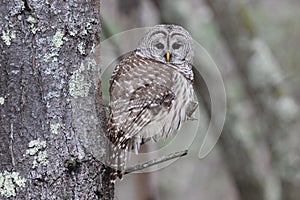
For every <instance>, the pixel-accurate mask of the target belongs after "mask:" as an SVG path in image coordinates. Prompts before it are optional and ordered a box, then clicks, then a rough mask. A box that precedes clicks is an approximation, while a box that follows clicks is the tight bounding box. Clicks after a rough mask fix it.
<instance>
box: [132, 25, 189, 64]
mask: <svg viewBox="0 0 300 200" xmlns="http://www.w3.org/2000/svg"><path fill="white" fill-rule="evenodd" d="M137 53H138V54H139V55H140V56H143V57H147V58H152V59H155V60H158V61H161V62H163V63H172V64H184V63H190V64H191V63H192V59H193V47H192V38H191V36H190V34H189V33H188V32H187V31H186V30H185V29H184V28H182V27H181V26H178V25H157V26H155V27H153V28H152V29H151V30H150V31H149V32H148V33H147V34H146V35H145V36H144V37H143V38H142V40H141V41H140V43H139V46H138V48H137Z"/></svg>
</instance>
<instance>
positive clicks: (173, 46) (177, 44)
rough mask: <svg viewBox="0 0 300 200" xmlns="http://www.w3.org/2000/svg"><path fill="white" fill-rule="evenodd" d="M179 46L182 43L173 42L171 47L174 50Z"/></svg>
mask: <svg viewBox="0 0 300 200" xmlns="http://www.w3.org/2000/svg"><path fill="white" fill-rule="evenodd" d="M181 46H182V45H181V44H179V43H174V44H173V45H172V49H174V50H176V49H179V48H180V47H181Z"/></svg>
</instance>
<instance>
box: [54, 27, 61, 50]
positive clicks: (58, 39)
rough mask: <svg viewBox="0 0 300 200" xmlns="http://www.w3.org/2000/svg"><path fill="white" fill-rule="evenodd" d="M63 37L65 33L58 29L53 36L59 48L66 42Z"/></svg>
mask: <svg viewBox="0 0 300 200" xmlns="http://www.w3.org/2000/svg"><path fill="white" fill-rule="evenodd" d="M63 39H64V33H62V32H61V31H60V30H57V31H56V33H55V34H54V36H53V38H52V42H53V44H54V45H55V46H56V47H57V48H59V47H61V46H62V45H63V44H64V42H63Z"/></svg>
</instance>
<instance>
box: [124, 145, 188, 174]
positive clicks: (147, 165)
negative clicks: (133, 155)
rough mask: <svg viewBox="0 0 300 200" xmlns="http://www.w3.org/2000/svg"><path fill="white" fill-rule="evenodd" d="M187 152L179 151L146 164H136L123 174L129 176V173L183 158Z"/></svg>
mask: <svg viewBox="0 0 300 200" xmlns="http://www.w3.org/2000/svg"><path fill="white" fill-rule="evenodd" d="M187 152H188V150H184V151H179V152H175V153H171V154H169V155H166V156H162V157H161V158H157V159H153V160H150V161H147V162H145V163H142V164H137V165H135V166H132V167H129V168H127V169H126V170H125V174H129V173H132V172H135V171H139V170H142V169H145V168H148V167H151V166H153V165H157V164H159V163H163V162H166V161H169V160H172V159H174V158H178V157H182V156H185V155H186V154H187Z"/></svg>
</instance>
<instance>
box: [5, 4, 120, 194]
mask: <svg viewBox="0 0 300 200" xmlns="http://www.w3.org/2000/svg"><path fill="white" fill-rule="evenodd" d="M99 16H100V1H99V0H97V1H94V0H77V1H59V0H54V1H42V2H40V1H29V0H23V1H21V0H15V1H8V0H2V1H1V3H0V35H1V38H0V51H1V57H0V155H1V157H0V164H1V165H0V199H5V198H9V199H113V191H114V188H113V186H112V185H109V184H108V183H109V181H108V178H107V170H105V168H104V166H103V164H102V162H101V160H102V158H103V155H104V152H105V137H104V130H105V114H104V113H103V111H102V110H103V109H102V105H101V82H100V76H99V63H98V60H97V59H96V58H95V57H90V56H88V55H89V54H90V52H91V51H93V49H94V48H95V47H96V46H97V45H98V44H99V43H100V31H101V27H100V18H99Z"/></svg>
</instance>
